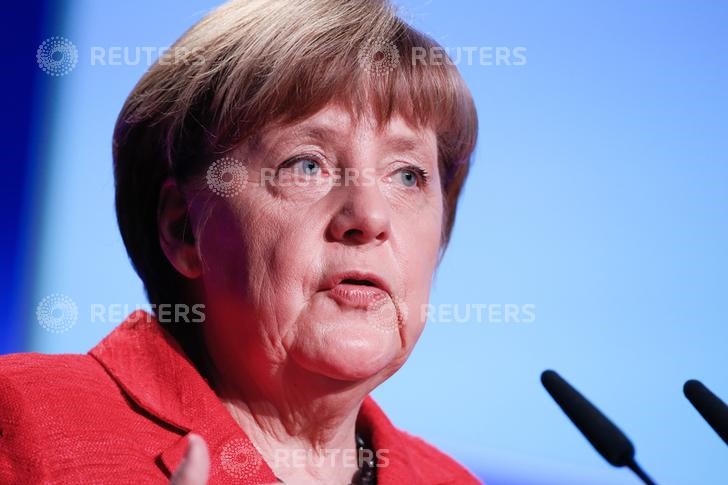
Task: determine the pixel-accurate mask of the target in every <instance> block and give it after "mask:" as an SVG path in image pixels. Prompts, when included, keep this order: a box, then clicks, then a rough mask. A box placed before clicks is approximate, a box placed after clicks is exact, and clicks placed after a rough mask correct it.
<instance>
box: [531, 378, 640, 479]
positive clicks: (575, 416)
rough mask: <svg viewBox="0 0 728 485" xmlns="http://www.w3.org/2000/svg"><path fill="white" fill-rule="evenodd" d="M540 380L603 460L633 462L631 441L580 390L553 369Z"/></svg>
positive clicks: (617, 463) (623, 464) (628, 463)
mask: <svg viewBox="0 0 728 485" xmlns="http://www.w3.org/2000/svg"><path fill="white" fill-rule="evenodd" d="M541 383H542V384H543V386H544V387H545V388H546V390H547V391H548V393H549V394H550V395H551V397H552V398H553V399H554V401H556V403H557V404H558V405H559V407H560V408H561V409H562V410H563V411H564V413H565V414H566V415H567V416H568V417H569V419H570V420H571V422H572V423H574V425H576V427H577V428H579V431H581V432H582V434H583V435H584V436H585V437H586V439H587V440H589V443H591V445H592V446H593V447H594V448H595V449H596V450H597V451H598V452H599V454H601V455H602V456H603V457H604V459H605V460H607V461H608V462H609V463H611V464H612V465H614V466H629V465H631V464H633V463H634V446H633V445H632V442H631V441H630V440H629V439H628V438H627V436H625V435H624V433H622V431H621V430H620V429H619V428H617V426H615V425H614V423H612V422H611V421H610V420H609V418H607V417H606V416H605V415H604V414H602V413H601V411H599V409H597V408H596V407H595V406H594V405H593V404H591V403H590V402H589V401H587V399H586V398H585V397H584V396H582V395H581V394H580V393H579V391H577V390H576V389H574V388H573V387H571V385H570V384H569V383H568V382H566V381H565V380H564V379H563V378H562V377H561V376H560V375H559V374H557V373H556V372H554V371H552V370H547V371H544V372H543V373H542V374H541Z"/></svg>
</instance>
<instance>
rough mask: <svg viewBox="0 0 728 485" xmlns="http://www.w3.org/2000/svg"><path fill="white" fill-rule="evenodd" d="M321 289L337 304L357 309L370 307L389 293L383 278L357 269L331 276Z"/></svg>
mask: <svg viewBox="0 0 728 485" xmlns="http://www.w3.org/2000/svg"><path fill="white" fill-rule="evenodd" d="M322 290H323V291H325V292H326V293H327V294H328V295H329V296H330V297H331V298H333V299H334V300H335V301H337V302H338V303H339V304H341V305H343V306H348V307H353V308H359V309H371V308H372V307H373V306H374V305H376V304H377V303H378V302H381V301H383V300H384V299H386V298H388V297H389V296H390V295H391V290H390V289H389V285H388V284H387V283H386V281H385V280H384V279H383V278H381V277H379V276H378V275H376V274H374V273H365V272H359V271H350V272H343V273H338V274H335V275H333V276H331V277H330V278H328V279H327V282H326V283H325V284H324V286H323V288H322Z"/></svg>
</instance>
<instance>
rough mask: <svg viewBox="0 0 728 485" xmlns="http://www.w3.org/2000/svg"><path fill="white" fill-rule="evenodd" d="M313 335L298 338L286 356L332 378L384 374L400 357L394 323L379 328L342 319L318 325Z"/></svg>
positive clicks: (366, 323) (360, 378)
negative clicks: (340, 321) (333, 322)
mask: <svg viewBox="0 0 728 485" xmlns="http://www.w3.org/2000/svg"><path fill="white" fill-rule="evenodd" d="M316 334H317V335H316V336H315V338H312V339H306V340H304V341H299V343H298V344H297V345H296V346H295V348H294V349H292V352H291V354H290V355H291V357H292V358H293V359H294V360H295V361H296V362H297V363H298V364H299V365H301V366H302V367H304V368H305V369H307V370H308V371H310V372H314V373H317V374H320V375H323V376H326V377H330V378H332V379H337V380H343V381H361V380H366V379H371V378H373V377H376V376H378V375H384V374H386V375H387V376H388V375H391V373H392V372H393V370H392V366H393V365H395V363H396V362H399V361H400V360H401V359H400V356H401V353H402V344H401V342H402V340H401V338H400V334H399V332H398V331H397V329H396V326H395V327H394V329H386V330H383V329H381V328H376V327H373V326H372V325H371V323H370V322H368V321H364V322H346V323H344V324H331V325H322V326H321V328H319V329H318V331H317V332H316ZM395 370H396V369H395Z"/></svg>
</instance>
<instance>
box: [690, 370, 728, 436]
mask: <svg viewBox="0 0 728 485" xmlns="http://www.w3.org/2000/svg"><path fill="white" fill-rule="evenodd" d="M683 392H684V393H685V397H687V398H688V401H690V402H691V403H692V405H693V406H694V407H695V409H697V410H698V412H699V413H700V415H701V416H702V417H703V418H704V419H705V420H706V421H707V422H708V424H709V425H710V426H711V428H713V429H714V430H715V432H716V433H718V436H720V437H721V438H722V439H723V441H725V443H726V444H728V406H727V405H726V404H725V403H724V402H723V401H721V400H720V398H719V397H718V396H716V395H715V394H713V393H712V392H710V389H708V388H707V387H705V386H704V385H703V383H702V382H700V381H696V380H695V379H691V380H689V381H687V382H686V383H685V385H684V386H683Z"/></svg>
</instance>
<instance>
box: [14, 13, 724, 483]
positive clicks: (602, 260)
mask: <svg viewBox="0 0 728 485" xmlns="http://www.w3.org/2000/svg"><path fill="white" fill-rule="evenodd" d="M215 3H216V2H213V1H202V0H196V1H187V2H178V1H171V0H169V1H156V2H148V1H139V0H134V1H128V2H97V1H91V0H87V1H81V0H76V1H68V2H67V5H66V6H64V7H62V8H63V9H64V15H65V28H64V29H62V31H60V32H48V36H51V35H65V36H66V37H68V38H69V39H71V40H72V41H73V42H74V43H75V44H76V45H77V46H78V48H79V52H80V59H79V64H78V67H77V68H76V69H75V70H74V71H73V72H72V73H71V74H69V75H67V76H64V77H61V78H57V79H52V82H53V83H54V86H55V88H54V89H55V92H56V96H55V100H54V103H55V104H54V106H53V110H52V111H49V112H48V113H47V115H46V125H45V126H44V127H43V128H44V129H49V130H50V134H49V136H48V138H47V139H46V143H47V146H46V147H45V148H46V149H47V150H48V151H49V153H50V158H49V166H48V168H47V170H46V171H45V178H43V179H41V180H39V181H38V184H39V187H41V188H42V189H43V191H44V193H45V194H46V195H45V199H44V203H43V206H44V212H43V214H41V215H39V216H38V217H39V219H38V222H39V224H41V227H42V241H41V244H40V247H39V253H38V255H37V260H36V265H37V273H36V276H35V281H36V282H37V284H36V287H35V289H34V298H35V300H34V301H36V302H37V301H39V300H40V299H41V298H43V296H45V295H48V294H50V293H63V294H66V295H68V296H69V297H71V298H73V299H74V300H75V302H76V303H77V304H78V307H79V309H80V310H81V312H80V315H79V320H78V323H77V325H76V326H75V327H73V328H72V329H71V330H70V331H68V332H66V333H63V334H59V335H56V334H51V333H48V332H46V331H45V330H43V329H42V328H40V326H37V325H36V326H35V327H34V335H33V339H32V342H31V344H30V345H29V349H30V350H37V351H46V352H70V351H85V350H87V349H88V348H90V347H91V346H92V345H93V344H94V343H95V342H97V341H98V340H99V339H100V338H101V337H102V336H103V335H105V334H106V333H108V332H109V331H110V330H111V329H112V328H113V326H114V325H115V324H116V323H118V320H115V321H113V322H109V323H107V324H103V323H99V322H95V323H92V322H91V321H90V316H89V314H88V308H89V307H90V305H91V304H92V303H126V304H127V305H129V306H130V307H134V306H135V304H137V303H139V304H141V303H143V302H144V301H145V300H144V296H143V292H142V287H141V284H140V282H139V281H138V279H137V278H136V276H135V274H134V273H133V271H132V269H131V266H130V264H129V263H128V261H127V258H126V254H125V252H124V250H123V246H122V244H121V240H120V237H119V235H118V230H117V228H116V222H115V216H114V211H113V177H112V171H111V148H110V140H111V132H112V127H113V123H114V120H115V117H116V115H117V113H118V111H119V109H120V107H121V105H122V103H123V100H124V99H125V97H126V95H127V94H128V93H129V91H130V90H131V88H132V86H133V85H134V83H135V82H136V81H137V80H138V79H139V77H140V76H141V74H142V73H143V71H144V70H145V68H146V66H145V65H138V66H128V65H127V66H98V65H97V66H91V65H90V63H89V50H90V48H91V46H132V47H133V46H159V47H164V46H168V45H169V44H171V43H172V42H173V41H174V40H175V39H176V38H177V37H178V36H179V35H180V34H181V33H182V32H183V31H184V30H185V29H186V28H187V27H188V26H189V25H191V24H192V23H194V22H195V21H196V20H197V19H199V18H200V16H201V15H202V14H203V13H204V12H205V11H206V10H207V9H209V8H210V7H211V6H213V5H214V4H215ZM399 4H400V5H402V7H403V12H402V13H403V16H404V17H405V18H407V19H409V20H411V21H412V22H413V23H414V24H415V25H416V26H417V27H419V28H421V29H423V30H424V31H425V32H427V33H429V34H431V35H433V36H434V37H435V38H436V39H438V40H439V41H440V42H441V43H442V44H444V45H445V46H448V47H458V46H460V47H468V46H476V47H488V46H491V47H495V46H505V47H517V46H520V47H525V48H526V59H527V62H526V64H525V65H521V66H503V65H501V66H493V65H490V66H488V65H480V64H479V63H478V62H476V63H474V65H465V64H461V65H460V68H461V71H462V72H463V74H464V76H465V78H466V80H467V82H468V84H469V86H470V87H471V89H472V91H473V94H474V97H475V99H476V102H477V105H478V110H479V116H480V123H481V125H480V126H481V127H480V143H479V147H478V151H477V156H476V159H475V162H474V166H473V171H472V174H471V176H470V178H469V180H468V182H467V186H466V190H465V193H464V196H463V198H462V201H461V207H460V210H459V212H458V220H457V225H456V229H455V232H454V236H453V240H452V243H451V246H450V249H449V251H448V254H447V256H446V258H445V260H444V262H443V263H442V266H441V267H440V269H439V272H438V275H437V280H436V286H435V291H434V293H433V298H432V302H433V303H435V304H460V305H461V308H464V305H466V304H476V303H495V304H506V303H515V304H533V305H535V308H536V319H535V321H534V322H531V323H521V324H514V323H493V322H491V323H488V322H474V321H469V322H465V323H452V324H444V323H431V324H430V325H429V326H428V328H427V330H426V332H425V334H424V335H423V337H422V340H421V342H420V344H419V346H418V348H417V349H416V351H415V352H414V354H413V356H412V358H411V359H410V361H409V362H408V363H407V365H406V366H405V367H404V368H403V369H402V371H401V372H400V373H399V374H397V375H396V376H395V377H393V378H392V379H391V380H390V381H389V382H387V383H386V384H385V385H383V386H382V387H381V388H380V389H378V390H377V391H376V394H375V395H376V397H377V398H378V400H379V401H380V403H381V404H382V405H383V406H384V407H385V409H386V410H387V411H388V412H389V413H390V416H391V418H392V419H393V421H394V422H395V423H397V424H398V425H400V426H401V427H403V428H405V429H407V430H409V431H411V432H414V433H416V434H420V435H422V436H424V437H425V438H427V439H428V440H430V441H432V442H434V443H436V444H438V445H440V446H441V447H442V448H443V449H445V450H447V451H449V452H451V453H452V454H453V455H455V456H457V457H458V458H460V459H461V460H463V461H464V462H466V463H467V464H468V465H469V466H471V467H472V468H473V469H474V470H477V471H478V473H480V474H481V475H482V477H483V478H484V479H486V480H488V483H489V484H491V485H498V484H511V483H539V484H544V483H549V484H568V483H573V484H581V483H604V484H608V483H609V484H611V483H625V484H628V483H637V482H636V480H635V479H633V478H632V477H631V476H630V475H629V473H628V472H627V471H624V470H616V469H612V468H611V467H609V465H607V464H606V463H605V462H603V461H602V459H601V458H600V457H599V456H598V455H597V454H596V453H595V452H594V451H593V450H592V449H591V448H590V446H589V445H588V443H587V442H586V441H585V440H584V439H583V438H582V437H581V436H580V435H579V434H578V432H577V431H576V430H575V428H573V426H572V425H571V424H570V423H569V422H568V421H567V419H566V418H565V417H563V415H562V414H561V412H560V411H559V410H558V408H557V407H556V405H555V404H553V403H552V402H551V401H550V399H549V398H548V396H547V395H546V393H545V392H544V391H543V389H542V387H541V385H540V383H539V374H540V372H541V371H542V370H543V369H545V368H554V369H556V370H558V371H560V372H561V373H562V375H564V376H565V377H566V378H567V379H569V380H570V381H571V382H572V383H573V384H574V385H576V386H577V387H578V388H579V389H580V390H582V391H583V392H584V393H585V394H586V395H587V396H589V397H590V398H592V399H593V400H594V401H595V402H596V403H598V404H599V405H600V407H601V408H602V409H603V410H604V411H605V412H607V414H608V415H609V416H610V417H612V418H613V420H615V421H616V422H617V423H618V424H620V425H621V426H622V427H623V429H624V430H625V431H626V432H627V433H628V434H629V435H630V437H631V438H632V439H633V441H634V442H635V444H636V445H637V450H638V452H637V456H638V460H639V461H640V462H641V463H642V464H643V466H644V467H645V468H646V469H647V470H648V471H649V472H650V473H651V474H652V475H653V476H654V478H655V479H656V480H657V481H658V482H660V483H674V484H678V483H679V484H717V483H725V481H726V477H728V454H727V453H728V450H726V448H725V445H723V444H722V443H721V441H720V440H719V439H718V437H717V436H716V435H714V433H712V431H711V430H710V429H709V428H708V427H707V426H706V425H705V424H704V423H703V422H702V420H701V418H700V417H699V416H698V415H697V414H696V413H695V411H694V410H693V409H692V408H691V407H690V405H689V403H688V402H687V401H686V400H685V399H684V398H683V396H682V392H681V387H682V383H683V382H684V381H685V380H686V379H688V378H699V379H702V380H703V381H704V382H705V383H706V384H707V385H708V386H709V387H711V388H712V389H713V390H714V391H715V392H716V393H717V394H719V395H722V396H723V397H724V398H726V399H728V351H727V344H728V319H727V318H726V315H725V308H726V296H727V295H726V293H727V291H726V290H727V288H728V285H727V281H726V274H727V273H728V258H727V257H726V248H727V247H728V189H727V188H726V187H727V183H728V159H727V156H728V146H727V144H728V141H727V140H728V129H727V128H728V126H727V125H728V123H727V122H726V110H727V109H728V99H727V95H726V86H728V61H727V60H726V55H725V53H726V49H727V48H728V42H727V41H728V33H726V32H727V29H726V25H728V4H726V3H721V2H715V1H688V0H684V1H681V2H677V1H660V2H658V1H648V0H644V1H638V2H635V1H612V2H580V3H579V2H567V1H554V2H537V1H532V2H525V1H492V2H491V1H475V0H473V1H468V2H465V1H463V2H457V3H455V2H451V1H444V0H431V1H424V0H420V1H413V0H408V1H402V2H399ZM130 309H133V308H130ZM34 311H35V308H28V319H29V321H31V322H34V321H35V316H34Z"/></svg>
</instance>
